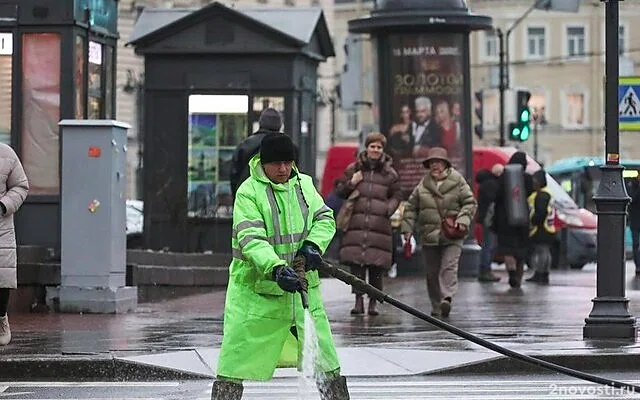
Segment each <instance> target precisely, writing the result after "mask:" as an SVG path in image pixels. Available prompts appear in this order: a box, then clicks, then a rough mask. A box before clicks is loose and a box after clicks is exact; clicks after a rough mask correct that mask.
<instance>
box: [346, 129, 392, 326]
mask: <svg viewBox="0 0 640 400" xmlns="http://www.w3.org/2000/svg"><path fill="white" fill-rule="evenodd" d="M386 143H387V139H386V137H385V136H384V135H382V134H380V133H377V132H373V133H370V134H369V135H368V136H367V139H366V141H365V147H366V149H365V151H363V152H362V153H360V154H359V155H358V159H357V161H356V162H355V163H353V164H351V165H349V166H348V167H347V169H346V170H345V172H344V175H343V176H342V177H341V178H340V179H339V180H338V182H337V185H336V193H338V195H339V196H340V197H342V198H344V199H347V198H348V197H349V196H350V195H351V194H352V193H353V192H354V191H355V190H357V191H358V193H359V195H358V197H357V198H355V203H354V206H353V213H352V215H351V219H350V220H349V225H348V228H347V230H346V232H345V233H344V235H343V237H342V243H341V247H340V261H341V262H342V263H343V264H345V265H349V266H350V267H351V272H352V273H353V274H354V275H356V276H357V277H359V278H360V279H362V280H366V274H367V271H368V272H369V284H371V285H372V286H374V287H376V288H378V289H380V290H382V276H383V274H384V272H385V271H386V270H388V269H389V268H390V267H391V259H392V252H393V248H392V236H391V235H392V232H391V215H393V213H394V212H395V210H396V209H397V208H398V205H399V204H400V201H401V199H402V192H401V190H400V182H399V180H398V173H397V172H396V170H395V169H393V167H392V166H391V164H392V159H391V157H390V156H389V155H387V154H386V153H385V152H384V146H385V145H386ZM345 203H346V202H345ZM354 293H355V295H356V304H355V307H354V308H353V309H352V310H351V314H354V315H359V314H364V302H363V297H362V296H363V293H361V292H358V291H355V290H354ZM368 313H369V315H378V312H377V311H376V301H375V299H369V308H368Z"/></svg>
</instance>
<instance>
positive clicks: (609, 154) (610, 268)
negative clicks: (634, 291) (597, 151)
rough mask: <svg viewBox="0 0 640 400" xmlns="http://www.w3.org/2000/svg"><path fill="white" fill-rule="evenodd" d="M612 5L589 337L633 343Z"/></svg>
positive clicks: (610, 8)
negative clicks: (626, 293) (626, 294)
mask: <svg viewBox="0 0 640 400" xmlns="http://www.w3.org/2000/svg"><path fill="white" fill-rule="evenodd" d="M601 1H604V2H606V8H605V20H606V29H605V30H606V76H605V148H606V150H605V157H606V164H605V165H604V166H602V167H601V168H600V169H601V171H602V179H601V181H600V184H599V185H598V191H597V193H596V195H595V196H594V197H593V200H594V201H595V203H596V210H597V214H598V242H597V243H598V244H597V246H598V257H597V261H598V268H597V283H596V297H595V298H594V299H593V300H592V301H593V308H592V310H591V313H590V314H589V316H588V317H587V318H586V319H585V323H586V324H585V326H584V328H583V336H584V338H585V339H612V338H618V339H633V340H634V341H635V338H636V335H637V326H636V320H635V318H634V317H632V316H631V315H630V314H629V309H628V307H629V299H628V298H626V297H625V257H624V228H625V220H626V215H627V205H628V203H629V197H628V196H627V191H626V189H625V186H624V179H623V176H622V170H623V168H622V166H621V165H620V154H619V149H620V140H619V139H620V137H619V130H618V101H617V99H618V78H619V65H618V47H619V43H618V35H619V31H618V24H619V3H618V1H619V0H601Z"/></svg>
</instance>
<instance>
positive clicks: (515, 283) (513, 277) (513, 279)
mask: <svg viewBox="0 0 640 400" xmlns="http://www.w3.org/2000/svg"><path fill="white" fill-rule="evenodd" d="M507 272H508V273H509V286H511V287H512V288H514V289H517V288H519V287H520V283H521V282H520V279H519V278H518V273H517V272H516V271H507Z"/></svg>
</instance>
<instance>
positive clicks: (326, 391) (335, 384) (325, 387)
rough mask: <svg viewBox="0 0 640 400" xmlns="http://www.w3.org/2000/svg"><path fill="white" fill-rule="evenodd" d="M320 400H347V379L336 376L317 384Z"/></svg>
mask: <svg viewBox="0 0 640 400" xmlns="http://www.w3.org/2000/svg"><path fill="white" fill-rule="evenodd" d="M317 385H318V391H319V392H320V400H349V390H348V389H347V378H345V377H344V376H337V377H335V378H333V379H331V380H329V381H323V382H318V383H317Z"/></svg>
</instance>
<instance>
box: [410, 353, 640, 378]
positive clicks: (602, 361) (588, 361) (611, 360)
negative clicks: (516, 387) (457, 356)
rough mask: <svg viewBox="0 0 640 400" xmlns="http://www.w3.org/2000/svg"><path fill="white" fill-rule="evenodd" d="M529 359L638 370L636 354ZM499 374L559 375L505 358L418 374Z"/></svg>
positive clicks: (584, 367)
mask: <svg viewBox="0 0 640 400" xmlns="http://www.w3.org/2000/svg"><path fill="white" fill-rule="evenodd" d="M530 356H531V357H534V358H537V359H540V360H543V361H547V362H550V363H554V364H558V365H561V366H563V367H567V368H571V369H575V370H578V371H585V372H586V371H591V372H608V371H621V370H622V371H637V370H640V355H638V354H619V353H616V354H536V355H534V354H530ZM503 373H509V374H513V373H537V374H542V373H560V372H555V371H551V370H550V369H547V368H543V367H542V366H537V365H534V364H530V363H527V362H524V361H520V360H516V359H513V358H509V357H506V356H498V357H496V358H493V359H489V360H483V361H477V362H471V363H467V364H464V365H460V366H454V367H450V368H443V369H440V370H436V371H430V372H427V373H425V374H422V375H468V374H503Z"/></svg>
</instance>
